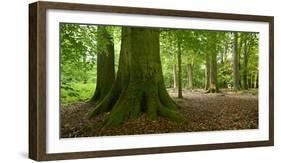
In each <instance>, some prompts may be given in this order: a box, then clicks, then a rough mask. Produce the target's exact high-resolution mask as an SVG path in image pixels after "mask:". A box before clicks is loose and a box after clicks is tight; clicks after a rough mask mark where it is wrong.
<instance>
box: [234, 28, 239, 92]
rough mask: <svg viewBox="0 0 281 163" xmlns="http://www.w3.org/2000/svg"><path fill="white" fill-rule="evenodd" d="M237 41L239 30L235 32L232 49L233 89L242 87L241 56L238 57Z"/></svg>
mask: <svg viewBox="0 0 281 163" xmlns="http://www.w3.org/2000/svg"><path fill="white" fill-rule="evenodd" d="M237 43H238V34H237V32H235V33H234V39H233V49H232V51H233V55H232V62H233V64H232V65H233V66H232V71H233V89H234V90H238V89H240V85H239V65H238V62H239V57H238V47H237Z"/></svg>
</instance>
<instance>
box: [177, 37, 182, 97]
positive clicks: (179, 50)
mask: <svg viewBox="0 0 281 163" xmlns="http://www.w3.org/2000/svg"><path fill="white" fill-rule="evenodd" d="M177 46H178V51H177V52H178V98H183V96H182V77H181V75H182V67H181V40H178V41H177Z"/></svg>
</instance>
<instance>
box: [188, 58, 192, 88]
mask: <svg viewBox="0 0 281 163" xmlns="http://www.w3.org/2000/svg"><path fill="white" fill-rule="evenodd" d="M187 71H188V74H187V76H188V88H189V89H192V88H193V82H192V76H193V75H192V71H193V70H192V64H191V63H189V64H187Z"/></svg>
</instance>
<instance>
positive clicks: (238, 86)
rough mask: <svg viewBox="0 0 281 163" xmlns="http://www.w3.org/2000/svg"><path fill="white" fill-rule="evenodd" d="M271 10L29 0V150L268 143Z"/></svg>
mask: <svg viewBox="0 0 281 163" xmlns="http://www.w3.org/2000/svg"><path fill="white" fill-rule="evenodd" d="M273 31H274V18H273V17H271V16H257V15H240V14H226V13H210V12H198V11H196V12H195V11H179V10H166V9H151V8H133V7H120V6H119V7H117V6H102V5H90V4H74V3H57V2H36V3H32V4H30V5H29V157H30V158H31V159H34V160H57V159H75V158H89V157H105V156H120V155H136V154H153V153H167V152H185V151H198V150H213V149H227V148H242V147H258V146H272V145H273V144H274V124H273V122H274V119H273V118H274V114H273V100H274V98H273V96H274V92H273V88H274V83H273V74H274V73H273V53H274V52H273V49H274V47H273V46H274V42H273V41H274V33H273Z"/></svg>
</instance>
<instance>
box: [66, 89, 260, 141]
mask: <svg viewBox="0 0 281 163" xmlns="http://www.w3.org/2000/svg"><path fill="white" fill-rule="evenodd" d="M169 93H170V95H171V97H172V98H173V99H174V101H175V102H176V103H177V104H178V106H179V110H178V111H179V112H180V114H181V115H183V116H184V118H185V121H184V122H183V123H176V122H173V121H170V120H168V119H166V118H163V117H158V119H157V120H156V121H152V120H150V119H148V117H147V115H146V114H143V115H142V116H141V117H140V118H138V119H137V120H135V119H134V120H133V119H129V120H128V121H126V122H125V123H124V124H123V125H122V126H120V127H117V128H103V127H102V123H103V121H104V119H105V118H106V116H107V114H108V113H104V114H101V115H99V116H97V117H95V118H93V119H91V120H89V119H87V118H86V117H85V114H86V113H87V112H88V111H89V110H90V109H92V108H93V106H91V105H89V104H87V103H83V102H79V103H74V104H71V105H68V106H65V107H62V109H61V137H62V138H73V137H93V136H113V135H136V134H138V135H139V134H157V133H177V132H196V131H216V130H238V129H256V128H258V97H257V95H253V94H252V93H250V92H240V93H234V92H222V93H217V94H205V93H204V92H203V91H202V90H194V91H189V90H186V91H184V92H183V97H184V98H183V99H179V98H176V93H175V92H174V91H173V90H170V91H169Z"/></svg>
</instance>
